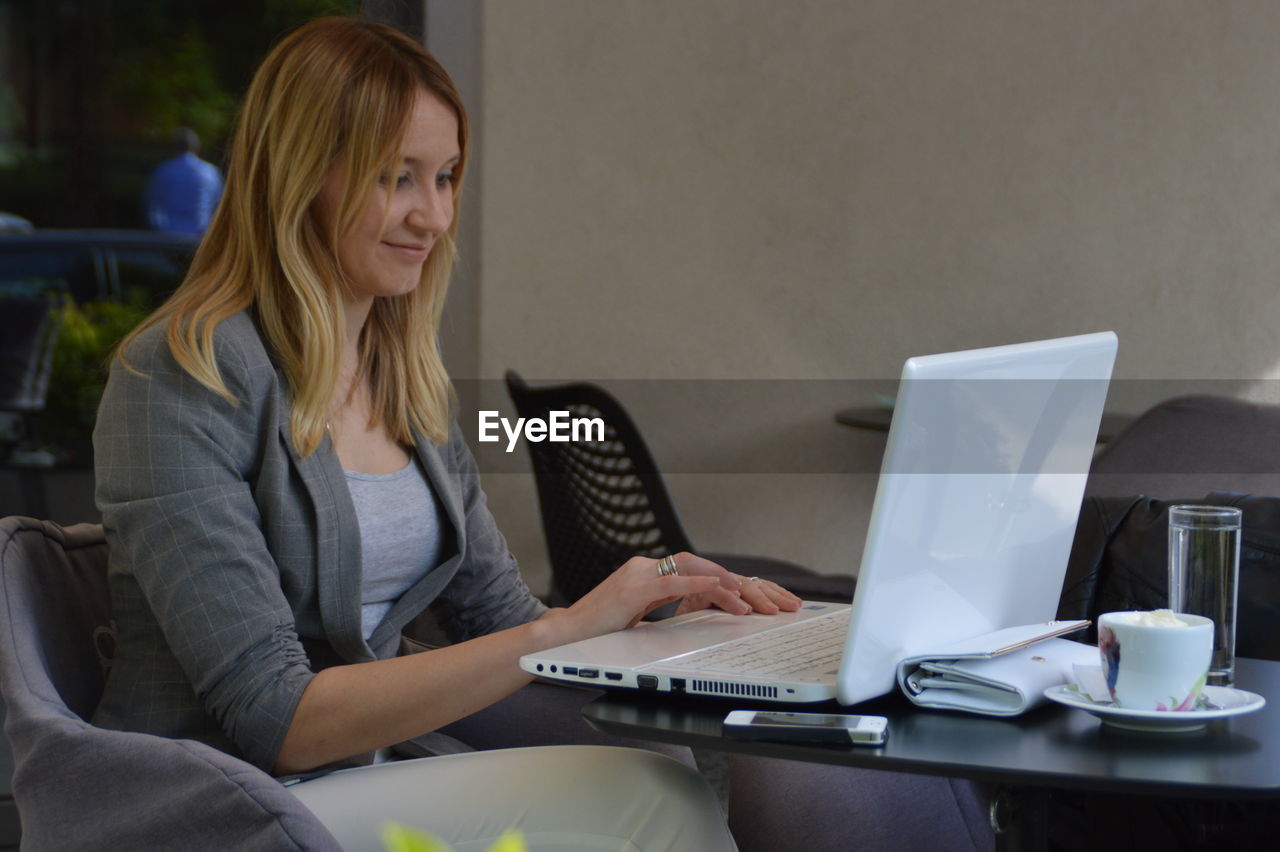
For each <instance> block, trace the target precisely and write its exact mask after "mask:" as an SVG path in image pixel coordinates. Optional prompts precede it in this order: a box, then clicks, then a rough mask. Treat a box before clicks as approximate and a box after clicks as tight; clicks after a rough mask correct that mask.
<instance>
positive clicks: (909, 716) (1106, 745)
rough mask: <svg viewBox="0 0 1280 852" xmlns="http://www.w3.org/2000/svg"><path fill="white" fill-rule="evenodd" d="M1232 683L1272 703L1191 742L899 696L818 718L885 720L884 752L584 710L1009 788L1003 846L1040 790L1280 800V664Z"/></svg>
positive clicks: (625, 705) (669, 711)
mask: <svg viewBox="0 0 1280 852" xmlns="http://www.w3.org/2000/svg"><path fill="white" fill-rule="evenodd" d="M1236 685H1237V686H1238V687H1240V688H1241V689H1247V690H1249V691H1250V692H1256V693H1259V694H1260V695H1263V696H1264V697H1267V698H1268V704H1267V706H1266V707H1264V708H1263V709H1262V710H1260V711H1257V712H1255V713H1251V714H1248V715H1245V716H1236V717H1232V718H1229V719H1223V720H1219V721H1216V722H1211V723H1210V724H1209V726H1208V728H1207V729H1206V730H1205V731H1203V732H1200V733H1195V734H1176V735H1170V734H1163V735H1157V734H1135V733H1122V732H1118V731H1113V730H1112V729H1110V728H1105V727H1103V726H1102V724H1101V723H1100V721H1099V720H1098V719H1097V717H1095V716H1092V715H1090V714H1088V713H1085V712H1083V711H1080V710H1073V709H1069V708H1066V707H1060V706H1058V705H1051V706H1048V707H1042V708H1039V709H1037V710H1035V711H1033V712H1031V713H1028V714H1026V715H1024V716H1021V717H1017V718H1011V719H999V718H994V717H984V716H971V715H965V714H959V713H947V712H940V711H928V710H921V709H919V708H917V707H915V706H914V705H913V704H911V703H910V702H908V701H907V700H906V699H905V698H903V697H902V696H900V695H896V694H895V695H890V696H885V697H884V698H881V699H877V700H875V701H872V702H867V703H864V704H861V705H859V706H858V707H856V708H854V709H847V708H846V709H840V708H839V707H838V706H836V705H826V704H824V705H817V706H815V707H813V708H812V709H813V710H814V711H815V712H845V713H849V712H852V713H874V714H877V715H883V716H887V717H888V718H889V728H890V734H889V741H888V743H886V744H885V745H884V746H883V747H880V748H861V747H859V748H853V747H844V748H841V747H829V746H818V745H800V744H790V743H787V744H783V743H762V742H741V741H738V740H731V739H728V738H726V737H724V736H722V735H721V730H720V723H721V720H722V719H723V718H724V715H725V713H726V712H728V710H729V709H733V708H737V707H751V706H765V705H752V704H751V703H750V702H732V703H730V702H724V701H720V700H702V699H678V698H674V697H669V696H644V695H639V694H634V693H613V694H606V695H604V696H602V697H600V698H597V699H595V700H594V701H592V702H591V703H589V704H587V705H586V706H585V707H584V708H583V715H584V716H585V718H586V720H587V721H588V722H589V723H590V724H591V725H592V727H594V728H596V729H597V730H600V731H604V732H606V733H610V734H616V735H618V736H626V737H636V738H640V739H650V740H659V741H662V742H671V743H678V744H682V745H688V746H693V747H698V748H710V749H718V750H722V751H731V752H743V753H747V754H754V755H758V756H761V757H779V758H786V759H789V760H808V761H815V762H819V763H833V764H843V765H849V766H860V767H863V768H867V769H885V770H894V771H899V772H914V773H919V774H923V775H946V776H954V777H961V778H970V779H973V780H977V781H988V782H994V783H996V784H998V785H1001V786H1002V788H1005V789H1008V790H1010V791H1013V798H1012V800H1011V804H1012V807H1014V808H1015V810H1016V812H1017V813H1018V814H1020V816H1021V819H1020V820H1018V821H1017V822H1016V824H1015V826H1014V830H1013V831H1012V832H1011V833H1010V834H1009V835H1007V836H1004V837H1002V838H1001V842H1002V845H1003V846H1027V847H1043V845H1044V844H1045V842H1046V837H1045V834H1044V832H1045V802H1046V798H1045V791H1046V790H1047V789H1050V788H1058V789H1084V790H1089V791H1094V792H1106V793H1117V794H1142V795H1157V796H1162V797H1184V796H1185V797H1198V798H1215V799H1224V798H1231V799H1239V798H1265V797H1280V663H1276V662H1270V661H1266V660H1250V659H1239V660H1237V661H1236Z"/></svg>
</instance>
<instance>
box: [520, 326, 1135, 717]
mask: <svg viewBox="0 0 1280 852" xmlns="http://www.w3.org/2000/svg"><path fill="white" fill-rule="evenodd" d="M1116 345H1117V344H1116V336H1115V335H1114V334H1113V333H1111V332H1103V333H1100V334H1088V335H1081V336H1078V337H1066V338H1061V339H1057V340H1044V341H1037V342H1032V343H1020V344H1015V345H1012V346H999V347H994V348H990V349H976V350H971V351H967V352H952V353H947V354H943V355H928V356H924V357H918V358H911V359H909V360H908V361H907V362H906V364H905V365H904V367H903V370H902V380H901V382H900V384H899V388H898V396H897V399H896V404H895V406H894V412H893V422H892V425H891V426H890V429H889V438H888V444H887V446H886V449H885V455H884V462H883V465H882V468H881V471H880V480H879V483H878V486H877V489H876V498H875V504H874V506H873V508H872V512H871V521H870V526H869V529H868V532H867V540H866V547H865V549H864V551H863V554H862V566H861V569H860V571H859V574H858V583H857V587H856V590H855V593H854V598H853V603H852V605H851V606H850V605H845V604H834V603H823V602H815V601H806V602H805V603H804V605H803V607H802V608H801V609H800V610H799V611H798V612H794V613H779V614H777V615H760V614H752V615H745V616H743V615H730V614H728V613H725V612H721V611H719V610H706V611H703V612H696V613H688V614H686V615H682V616H678V617H676V618H670V619H666V620H664V621H659V622H655V623H644V624H640V625H638V626H636V627H633V628H631V629H629V630H623V631H619V632H617V633H611V634H608V635H605V636H599V637H596V638H594V639H588V640H586V641H582V642H575V643H573V644H570V645H563V646H560V647H558V648H551V649H549V650H546V651H542V652H539V653H534V654H527V655H525V656H524V657H522V658H521V659H520V666H521V668H523V669H524V670H525V671H527V672H530V673H532V674H535V675H538V676H539V677H542V678H548V679H552V680H559V681H563V682H567V683H575V684H580V685H590V686H597V687H618V688H629V689H638V690H645V691H651V692H672V693H684V694H688V695H706V696H718V697H742V698H751V699H755V700H760V701H774V702H780V703H809V702H817V701H826V700H829V699H832V698H836V699H838V700H839V701H840V703H842V704H855V703H857V702H860V701H865V700H867V699H870V698H875V697H877V696H879V695H883V694H884V693H886V692H889V691H890V690H892V689H893V688H894V684H895V667H896V665H897V663H898V661H899V660H901V659H903V658H904V657H907V656H912V655H915V654H919V653H922V652H925V651H928V650H930V649H931V648H934V647H937V646H939V645H944V644H946V643H949V642H954V641H958V640H962V639H968V638H971V637H976V636H981V635H983V634H985V633H991V632H993V631H996V630H1000V629H1003V628H1008V627H1014V626H1018V625H1026V624H1033V623H1036V622H1047V621H1051V620H1052V619H1053V617H1054V614H1055V612H1056V610H1057V606H1058V596H1059V594H1060V592H1061V589H1062V578H1063V575H1064V573H1065V571H1066V566H1067V558H1068V556H1069V554H1070V551H1071V541H1072V538H1073V537H1074V535H1075V527H1076V518H1077V517H1078V515H1079V511H1080V501H1081V497H1082V495H1083V493H1084V485H1085V478H1086V477H1087V475H1088V471H1089V464H1090V461H1091V459H1092V457H1093V451H1094V445H1095V441H1096V439H1097V435H1098V424H1099V422H1100V420H1101V418H1102V407H1103V403H1104V402H1105V400H1106V395H1107V385H1108V382H1109V381H1110V378H1111V369H1112V366H1113V364H1114V362H1115V355H1116Z"/></svg>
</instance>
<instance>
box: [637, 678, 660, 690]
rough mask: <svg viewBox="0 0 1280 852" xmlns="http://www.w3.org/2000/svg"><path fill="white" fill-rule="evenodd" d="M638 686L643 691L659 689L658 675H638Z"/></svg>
mask: <svg viewBox="0 0 1280 852" xmlns="http://www.w3.org/2000/svg"><path fill="white" fill-rule="evenodd" d="M636 686H638V687H640V688H641V689H657V688H658V678H657V676H656V675H636Z"/></svg>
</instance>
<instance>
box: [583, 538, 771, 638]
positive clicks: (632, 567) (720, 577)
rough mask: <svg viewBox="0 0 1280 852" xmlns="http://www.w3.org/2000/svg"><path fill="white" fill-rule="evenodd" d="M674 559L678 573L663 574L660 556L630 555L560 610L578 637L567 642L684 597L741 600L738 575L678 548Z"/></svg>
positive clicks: (625, 624)
mask: <svg viewBox="0 0 1280 852" xmlns="http://www.w3.org/2000/svg"><path fill="white" fill-rule="evenodd" d="M672 558H673V559H675V562H676V571H677V572H678V573H676V574H672V575H669V576H666V577H664V576H662V575H660V574H659V573H658V561H659V560H657V559H649V558H647V557H644V556H635V557H632V558H631V559H628V560H627V561H626V562H624V563H623V564H622V566H621V567H620V568H618V569H617V570H616V571H614V572H613V573H612V574H610V575H609V576H608V577H606V578H604V580H602V581H601V582H600V584H599V585H597V586H596V587H595V588H594V589H592V590H591V591H589V592H587V593H586V594H585V595H583V596H582V597H581V598H579V599H578V601H577V602H576V603H574V604H573V605H572V606H570V607H569V608H568V609H566V610H561V611H560V616H559V617H562V618H564V619H565V620H567V621H568V622H570V623H571V624H572V634H573V636H574V638H573V639H569V640H566V641H577V640H579V639H586V638H589V637H592V636H600V635H602V634H604V633H612V632H614V631H615V630H625V629H626V628H628V627H631V626H633V625H634V624H635V623H636V622H638V621H639V620H640V619H641V618H643V617H644V616H645V615H647V614H648V613H650V612H652V611H653V610H655V609H657V608H658V607H660V606H663V605H664V604H669V603H671V602H672V601H676V600H680V599H681V598H684V597H689V596H696V597H698V599H700V600H707V601H714V602H723V603H724V604H725V608H726V609H727V608H729V607H732V606H733V605H734V602H735V601H739V598H738V586H739V585H741V581H740V580H739V579H738V578H737V576H736V575H734V574H730V573H729V572H728V571H726V570H724V569H723V568H721V567H720V566H719V565H717V564H715V563H714V562H710V561H708V560H706V559H703V558H701V557H699V556H694V555H693V554H692V553H677V554H674V556H673V557H672ZM739 603H740V601H739ZM731 611H739V610H731ZM740 611H742V612H750V610H749V609H742V610H740Z"/></svg>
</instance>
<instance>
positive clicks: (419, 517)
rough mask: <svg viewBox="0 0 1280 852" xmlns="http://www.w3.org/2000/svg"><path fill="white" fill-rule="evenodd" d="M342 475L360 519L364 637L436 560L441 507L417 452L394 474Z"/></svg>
mask: <svg viewBox="0 0 1280 852" xmlns="http://www.w3.org/2000/svg"><path fill="white" fill-rule="evenodd" d="M345 473H346V475H347V487H348V488H350V489H351V502H353V503H354V504H355V507H356V516H357V517H358V518H359V519H360V551H361V552H360V557H361V565H362V568H363V577H362V580H361V585H360V589H361V604H362V607H361V623H362V627H363V629H364V638H366V639H368V638H369V637H370V636H372V635H373V631H374V629H376V628H377V626H378V625H379V624H381V623H382V619H383V618H385V617H386V615H387V613H388V612H389V611H390V610H391V606H392V604H394V603H395V602H396V601H397V600H399V599H400V596H401V595H403V594H404V593H405V592H406V591H408V590H409V588H410V587H411V586H413V584H414V583H416V582H418V581H419V580H421V579H422V578H423V576H425V575H426V573H427V572H428V571H430V570H431V569H433V568H435V567H436V566H437V565H439V564H440V550H441V543H440V508H439V506H438V505H437V503H436V498H435V493H434V492H433V491H432V490H431V486H430V485H429V484H428V483H427V477H426V474H425V472H424V471H423V469H422V463H421V462H419V461H418V459H417V457H416V456H415V457H414V458H413V459H412V460H411V461H410V462H409V463H408V464H407V465H405V466H404V467H402V468H401V469H400V470H398V471H396V472H395V473H356V472H355V471H350V470H348V471H345Z"/></svg>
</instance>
